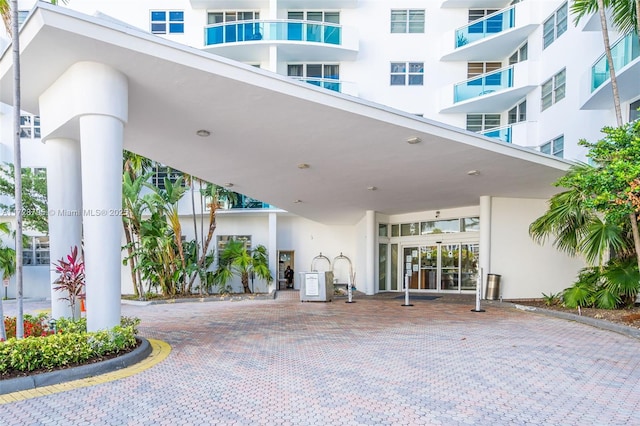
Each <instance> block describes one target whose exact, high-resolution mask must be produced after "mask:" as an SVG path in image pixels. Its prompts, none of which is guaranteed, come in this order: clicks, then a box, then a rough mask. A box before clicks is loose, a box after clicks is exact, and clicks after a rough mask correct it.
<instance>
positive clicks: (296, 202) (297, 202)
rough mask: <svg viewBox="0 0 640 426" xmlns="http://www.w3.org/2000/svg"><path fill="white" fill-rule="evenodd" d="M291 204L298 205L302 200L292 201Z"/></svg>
mask: <svg viewBox="0 0 640 426" xmlns="http://www.w3.org/2000/svg"><path fill="white" fill-rule="evenodd" d="M293 202H294V203H295V204H299V203H301V202H302V200H293Z"/></svg>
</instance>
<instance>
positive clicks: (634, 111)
mask: <svg viewBox="0 0 640 426" xmlns="http://www.w3.org/2000/svg"><path fill="white" fill-rule="evenodd" d="M638 108H640V99H638V100H637V101H635V102H631V104H630V105H629V122H630V123H631V122H632V121H636V120H637V119H638V118H640V114H638Z"/></svg>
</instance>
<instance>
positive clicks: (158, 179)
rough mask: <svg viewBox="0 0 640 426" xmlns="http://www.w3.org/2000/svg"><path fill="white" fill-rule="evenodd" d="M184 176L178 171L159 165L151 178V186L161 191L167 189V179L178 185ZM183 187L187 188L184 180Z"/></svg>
mask: <svg viewBox="0 0 640 426" xmlns="http://www.w3.org/2000/svg"><path fill="white" fill-rule="evenodd" d="M182 176H183V174H182V172H180V171H178V170H174V169H172V168H170V167H167V166H163V165H160V164H157V165H156V166H155V167H154V173H153V176H151V184H152V185H154V186H156V187H157V188H159V189H167V186H166V185H165V181H164V179H165V178H168V179H169V181H170V182H171V183H176V182H177V181H178V179H179V178H180V177H182ZM181 186H185V183H184V179H183V180H182V185H181Z"/></svg>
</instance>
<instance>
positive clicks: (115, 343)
mask: <svg viewBox="0 0 640 426" xmlns="http://www.w3.org/2000/svg"><path fill="white" fill-rule="evenodd" d="M135 345H136V339H135V334H134V332H133V327H122V326H116V327H114V328H112V329H111V330H107V331H99V332H95V333H59V334H52V335H49V336H46V337H27V338H24V339H20V340H18V339H15V338H12V339H9V340H7V341H6V342H3V343H2V344H0V377H2V376H3V375H7V374H8V373H10V372H12V371H19V372H29V371H34V370H42V369H45V370H51V369H54V368H58V367H64V366H67V365H73V364H80V363H84V362H86V361H88V360H90V359H92V358H95V357H97V356H104V355H108V354H113V353H117V352H119V351H121V350H125V349H129V348H133V347H135Z"/></svg>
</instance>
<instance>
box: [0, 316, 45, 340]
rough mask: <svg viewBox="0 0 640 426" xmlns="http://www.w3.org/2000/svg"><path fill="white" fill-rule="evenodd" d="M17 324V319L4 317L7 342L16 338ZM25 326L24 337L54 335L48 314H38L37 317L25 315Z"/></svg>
mask: <svg viewBox="0 0 640 426" xmlns="http://www.w3.org/2000/svg"><path fill="white" fill-rule="evenodd" d="M16 323H17V319H16V317H4V327H5V330H6V333H7V340H9V339H10V338H12V337H16ZM23 324H24V328H23V329H24V337H31V336H33V337H42V336H48V335H49V334H52V333H53V331H51V330H49V324H48V317H47V315H46V314H38V315H36V316H34V315H29V314H24V316H23ZM0 340H1V339H0Z"/></svg>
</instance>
